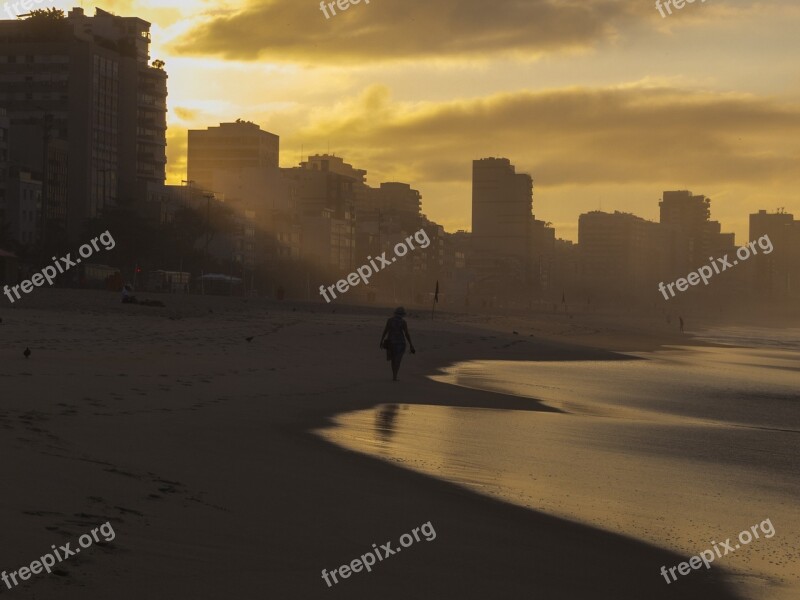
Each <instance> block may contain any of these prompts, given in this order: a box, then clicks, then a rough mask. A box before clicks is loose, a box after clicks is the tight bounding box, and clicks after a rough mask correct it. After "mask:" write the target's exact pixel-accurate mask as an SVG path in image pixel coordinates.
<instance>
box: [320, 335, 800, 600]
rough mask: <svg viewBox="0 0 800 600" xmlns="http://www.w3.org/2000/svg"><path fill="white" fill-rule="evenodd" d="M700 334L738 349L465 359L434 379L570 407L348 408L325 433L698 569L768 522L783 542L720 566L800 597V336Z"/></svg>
mask: <svg viewBox="0 0 800 600" xmlns="http://www.w3.org/2000/svg"><path fill="white" fill-rule="evenodd" d="M699 337H700V338H701V339H703V340H706V341H708V342H710V343H714V344H727V345H726V346H723V347H719V346H717V347H711V346H699V347H697V346H693V347H675V348H667V349H664V350H660V351H657V352H652V353H628V356H629V357H630V360H622V361H570V362H556V361H553V362H512V361H470V362H464V363H459V364H454V365H452V366H450V367H449V368H447V369H445V370H444V371H443V372H442V373H440V374H438V375H436V376H433V377H432V378H433V379H434V380H436V381H437V382H439V383H440V384H441V385H452V386H462V387H469V388H476V389H481V390H486V391H490V392H501V393H504V394H513V395H515V396H522V397H529V398H535V399H538V400H540V401H541V402H543V403H544V404H546V405H547V406H549V407H552V408H556V409H559V411H561V412H539V411H535V410H531V411H525V410H500V409H475V408H461V407H442V406H429V405H381V406H377V407H375V408H374V409H372V410H365V411H357V412H353V413H348V414H343V415H339V416H338V417H337V418H336V420H335V422H336V426H335V427H332V428H329V429H326V430H323V431H320V432H319V434H320V435H322V436H323V437H324V438H326V439H328V440H329V441H331V442H333V443H336V444H339V445H341V446H343V447H346V448H349V449H352V450H356V451H360V452H363V453H366V454H369V455H372V456H375V457H376V458H380V459H383V460H387V461H391V462H393V463H396V464H401V465H402V466H404V467H405V468H409V469H413V470H416V471H419V472H422V473H426V474H429V475H432V476H435V477H439V478H442V479H445V480H448V481H451V482H454V483H456V484H459V485H462V486H465V487H467V488H469V489H471V490H473V491H475V492H478V493H482V494H487V495H490V496H492V497H496V498H500V499H503V500H505V501H508V502H513V503H515V504H519V505H522V506H525V507H528V508H530V509H533V510H537V511H542V512H545V513H548V514H551V515H554V516H559V517H562V518H565V519H569V520H572V521H576V522H580V523H584V524H589V525H592V526H594V527H598V528H601V529H605V530H608V531H613V532H617V533H622V534H625V535H628V536H630V537H633V538H636V539H640V540H643V541H647V542H650V543H653V544H655V545H658V546H661V547H664V548H668V549H671V550H674V551H677V552H679V553H680V554H683V555H685V557H686V559H687V560H688V558H689V557H691V556H693V555H696V554H699V553H700V552H702V551H703V550H705V549H707V548H711V547H712V544H713V543H715V542H720V541H724V540H726V539H727V538H731V539H732V540H733V541H736V538H737V536H738V534H739V532H740V531H742V530H751V527H752V526H753V525H757V524H759V523H762V522H764V521H765V520H766V519H769V520H770V522H771V524H772V525H773V526H774V528H775V535H774V536H773V537H771V538H766V537H764V536H761V537H760V538H759V539H757V540H753V541H752V542H750V543H749V544H740V546H741V547H740V548H738V549H737V550H736V551H735V552H731V553H729V554H728V555H727V556H723V557H721V558H719V559H718V562H717V563H715V568H724V569H727V570H728V571H730V574H731V577H732V578H733V580H734V582H735V583H737V584H740V586H741V587H740V591H743V592H744V593H745V595H746V596H747V597H749V598H753V599H756V598H758V599H767V598H768V599H769V600H776V599H780V600H783V599H785V600H789V599H790V598H794V599H796V598H798V597H800V568H798V566H797V565H798V564H800V563H798V559H799V558H800V555H799V554H800V552H799V551H798V544H797V539H800V511H798V498H800V458H798V457H800V435H799V434H800V331H799V330H779V331H775V330H754V329H744V328H736V329H733V328H731V329H721V330H717V331H708V332H703V333H702V334H700V336H699ZM535 406H536V405H535V403H532V408H535ZM751 531H752V530H751ZM667 566H668V567H669V566H671V565H667ZM660 567H661V565H654V577H661V575H660V574H659V572H658V571H659V569H660ZM665 585H666V583H665Z"/></svg>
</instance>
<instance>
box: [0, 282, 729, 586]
mask: <svg viewBox="0 0 800 600" xmlns="http://www.w3.org/2000/svg"><path fill="white" fill-rule="evenodd" d="M53 297H54V298H55V300H56V303H57V305H58V306H57V307H55V310H52V309H48V308H47V307H46V306H45V307H41V308H39V307H37V308H33V307H32V308H31V311H33V312H30V313H28V312H27V310H26V311H8V310H0V316H2V317H3V319H4V321H3V323H2V325H0V328H1V329H0V333H1V334H2V335H3V338H2V339H3V346H2V349H0V376H2V378H1V379H0V381H2V385H3V387H4V388H5V389H7V390H8V391H9V392H10V394H8V395H7V399H6V400H5V401H4V402H3V406H2V408H1V409H0V421H2V422H4V423H6V424H7V425H8V428H10V431H11V432H12V436H9V437H6V438H5V439H3V438H0V450H2V451H4V452H6V453H7V455H13V456H15V462H14V463H13V465H12V468H11V472H10V474H9V481H10V482H11V483H13V485H11V486H10V488H9V491H8V493H7V497H6V498H5V499H4V501H3V503H2V504H0V512H2V513H3V517H4V522H7V523H10V525H9V526H8V527H7V530H6V531H5V533H6V537H7V543H6V544H4V546H3V548H2V549H0V568H7V567H8V566H11V568H16V565H23V564H25V561H26V559H28V557H30V559H33V558H35V557H37V556H39V555H41V553H42V551H43V549H47V548H49V546H50V544H51V543H55V542H56V541H58V540H59V539H60V538H59V536H60V535H62V534H63V535H67V534H73V533H75V532H79V531H80V527H77V526H76V524H75V522H76V521H87V520H88V521H91V520H92V518H94V517H91V516H92V515H94V516H96V517H97V518H104V519H106V518H112V519H115V520H114V521H112V522H113V523H114V528H115V531H116V532H117V539H116V540H115V541H114V543H113V547H112V548H110V549H99V550H98V552H95V553H93V554H92V557H91V558H90V559H87V561H88V562H85V563H84V562H82V561H83V557H81V560H80V561H76V562H75V564H73V565H68V566H67V567H66V568H67V570H68V575H66V576H64V577H53V576H50V577H47V578H41V577H40V578H38V579H35V580H34V581H32V582H28V586H27V587H28V588H29V589H28V590H26V589H23V588H15V589H14V590H13V591H14V593H15V594H16V595H17V596H18V597H20V598H26V597H30V598H33V596H31V595H28V594H31V593H34V592H35V594H36V595H37V597H38V596H41V595H45V596H47V597H58V598H85V597H87V592H91V591H94V590H104V591H108V590H114V595H115V597H116V598H119V599H121V600H124V599H127V598H131V599H133V598H141V597H143V596H144V597H148V594H149V595H150V596H152V594H153V593H155V592H154V590H158V595H159V596H164V597H169V596H170V595H172V596H175V597H185V596H187V595H188V594H192V595H194V596H195V597H198V598H215V597H219V596H220V594H222V595H223V596H224V597H241V598H250V597H253V595H254V594H256V593H258V594H263V592H264V591H265V590H266V591H267V592H268V593H269V592H273V593H276V594H281V595H282V596H283V597H286V598H298V599H305V598H315V597H320V598H322V597H330V596H331V595H334V596H336V597H342V598H368V597H372V596H376V595H380V596H381V597H384V598H398V599H399V598H404V599H406V598H409V597H424V598H427V597H430V598H463V599H467V600H469V599H472V598H476V599H477V598H484V597H486V596H492V597H498V598H509V599H511V598H514V599H517V598H520V597H529V596H530V595H531V594H536V595H541V596H542V597H546V598H557V599H558V598H564V599H568V598H569V599H573V598H597V599H600V600H605V599H606V598H608V599H609V600H612V599H614V600H616V599H623V600H624V599H628V598H630V599H631V600H634V599H635V600H638V599H639V598H641V597H643V596H649V597H653V598H674V596H675V593H676V587H675V586H677V585H678V583H675V584H671V585H667V584H666V583H665V582H664V581H663V578H662V577H661V576H660V575H659V568H660V567H661V566H662V565H667V566H670V565H675V564H677V563H679V562H681V561H683V560H685V559H686V558H688V557H681V556H678V555H676V554H675V553H672V552H669V551H666V550H663V549H660V548H657V547H654V546H650V545H648V544H645V543H641V542H638V541H636V540H633V539H629V538H625V537H624V536H619V535H615V534H610V533H606V532H604V531H600V530H597V529H595V528H592V527H587V526H583V525H577V524H574V523H571V522H569V521H566V520H562V519H558V518H554V517H549V516H547V515H544V514H540V513H536V512H534V511H530V510H528V509H524V508H520V507H517V506H514V505H511V504H508V503H505V502H501V501H498V500H494V499H490V498H486V497H483V496H480V495H478V494H474V493H472V492H469V491H467V490H465V489H463V488H461V487H459V486H457V485H454V484H451V483H448V482H446V481H442V480H439V479H436V478H433V477H428V476H425V475H420V474H417V473H414V472H411V471H409V470H407V469H404V468H401V467H399V466H396V465H392V464H388V463H385V462H384V461H380V460H376V459H374V458H371V457H368V456H363V455H360V454H358V453H355V452H350V451H347V450H343V449H341V448H338V447H336V446H335V445H333V444H330V443H329V442H327V441H325V440H323V439H321V438H319V437H318V436H317V435H316V434H314V433H313V430H314V429H317V428H319V427H324V426H326V425H329V424H330V423H331V419H332V418H333V417H334V416H335V415H337V414H341V413H344V412H349V411H351V410H358V409H364V408H369V407H374V406H376V405H377V404H383V403H419V404H440V405H445V406H474V407H481V406H483V407H492V408H514V409H521V408H523V409H527V410H542V406H541V405H540V404H539V403H537V402H536V401H532V400H530V399H525V398H519V397H516V396H504V395H501V394H494V393H487V392H482V391H476V390H467V389H460V388H452V386H445V385H444V384H440V383H436V382H434V381H431V380H430V379H428V378H427V375H428V374H431V373H434V372H435V370H436V368H438V367H440V366H444V365H446V364H452V363H454V362H458V361H460V360H465V359H481V358H503V359H509V360H513V359H520V360H524V359H526V358H527V359H528V360H537V359H538V360H543V359H549V360H570V359H571V360H587V359H593V360H599V359H601V358H602V359H609V360H629V357H624V356H621V355H619V354H616V353H614V352H611V351H608V350H601V349H598V348H587V347H575V346H574V345H572V344H568V343H566V342H554V341H544V337H545V333H546V332H540V334H539V335H538V336H537V337H534V338H530V337H527V336H525V337H524V338H523V335H524V334H526V333H528V331H527V330H526V331H523V330H522V329H519V332H520V335H513V334H511V333H510V331H509V332H508V333H498V332H491V331H488V330H486V329H484V328H481V327H473V324H471V323H466V324H465V323H459V322H457V320H456V319H457V318H456V317H448V319H451V320H444V319H443V320H442V321H433V322H430V321H425V320H423V319H413V318H412V319H409V326H410V328H411V333H412V337H413V339H414V342H415V345H416V346H417V348H418V353H417V354H416V355H413V356H411V355H409V356H407V357H406V358H405V360H404V364H403V369H402V370H401V373H400V379H401V381H400V382H399V383H398V384H393V383H392V382H391V378H390V376H389V368H388V366H387V365H386V362H385V359H384V357H383V354H382V353H381V352H380V351H379V349H378V338H379V335H380V330H381V328H382V325H383V320H384V319H385V318H386V315H385V313H384V314H383V315H378V314H377V311H375V310H371V309H366V310H359V309H349V310H348V311H346V313H345V314H342V313H339V314H333V313H331V312H327V311H326V312H322V311H315V312H313V313H311V312H308V310H307V309H306V308H304V307H302V306H301V305H299V304H297V305H296V306H295V307H298V306H300V307H301V308H299V309H298V310H294V311H292V310H291V309H290V308H289V307H291V306H292V305H291V303H286V304H284V306H283V307H279V306H276V305H275V304H269V303H266V302H258V301H250V302H247V303H244V302H243V301H241V300H239V299H224V298H223V299H219V298H208V297H206V298H205V299H199V300H198V299H192V298H190V299H184V301H185V304H181V305H177V303H176V305H174V306H173V307H170V306H169V305H168V308H167V310H166V311H162V312H160V313H159V312H153V309H147V308H143V307H135V308H134V310H128V308H129V307H126V306H121V305H118V304H117V302H116V300H118V299H117V298H116V295H114V297H113V299H111V298H110V297H109V296H107V295H103V294H97V295H92V294H90V295H88V296H86V297H82V298H78V299H76V298H74V297H68V298H63V297H61V295H60V294H58V293H55V294H54V295H53ZM42 304H47V302H46V301H43V302H42ZM156 310H158V309H156ZM209 310H213V311H214V312H213V313H210V312H208V311H209ZM76 311H77V312H76ZM343 312H344V311H343ZM120 317H124V318H120ZM170 317H174V320H172V319H170ZM510 318H511V317H503V318H501V319H497V320H495V322H494V324H493V325H492V326H494V327H497V328H502V329H506V324H505V322H503V321H502V319H510ZM557 325H558V326H559V327H561V326H562V324H561V323H558V324H557ZM526 326H527V325H526ZM519 327H521V325H520V326H519ZM254 334H255V336H256V337H255V339H254V340H253V342H252V343H249V342H246V341H245V340H244V337H245V336H246V335H254ZM565 337H566V336H565ZM639 337H640V336H638V335H634V336H631V339H628V340H624V339H619V340H618V341H617V343H616V344H615V345H616V346H617V347H618V348H624V347H629V349H631V350H632V349H633V346H635V345H636V344H637V342H636V340H637V339H639ZM25 338H30V339H31V340H33V341H31V344H32V345H31V349H32V350H33V351H34V354H33V356H32V357H31V359H30V360H29V361H27V362H26V361H25V359H24V358H23V357H22V356H21V355H20V356H19V357H17V356H16V355H17V352H16V350H17V348H16V347H14V348H13V349H12V348H10V347H9V344H12V345H16V343H17V342H19V341H21V340H23V339H25ZM482 338H483V339H482ZM665 338H666V340H667V342H670V341H672V340H673V338H674V336H665ZM523 339H524V340H525V341H526V342H528V341H532V342H533V344H529V343H526V344H523V343H522V340H523ZM592 339H593V340H597V341H598V343H599V340H600V336H598V335H595V336H593V338H592ZM682 339H683V340H684V341H683V343H684V344H685V342H686V341H687V340H685V338H682ZM661 342H662V340H651V343H653V344H656V345H661ZM640 349H641V348H640ZM12 350H13V351H12ZM525 357H526V358H525ZM26 373H27V375H26ZM54 378H56V380H58V381H60V382H61V385H60V386H59V389H58V390H57V393H56V394H53V391H54V390H53V387H52V384H48V383H47V382H48V381H53V380H54ZM447 388H452V389H447ZM4 396H6V394H4ZM60 404H64V405H66V406H60ZM95 405H97V406H95ZM32 411H33V413H34V414H33V415H32V416H30V419H29V420H28V421H26V420H24V419H21V417H24V416H25V415H30V414H31V412H32ZM21 438H24V440H25V441H21ZM11 453H13V454H11ZM30 473H37V474H39V476H37V477H36V478H35V479H31V478H30V475H28V474H30ZM65 489H68V490H70V491H69V492H65V491H64V490H65ZM123 498H124V500H123ZM25 511H27V512H31V511H33V512H35V513H40V514H33V515H31V514H25ZM20 513H23V516H19V515H20ZM71 515H84V516H83V517H75V516H71ZM90 517H91V518H90ZM428 521H430V522H431V523H432V525H433V527H434V528H435V531H436V533H437V538H436V539H435V540H434V541H432V542H425V543H422V542H420V543H417V544H414V545H413V546H412V548H413V551H412V550H411V548H409V550H408V551H407V552H406V553H404V554H402V555H400V556H394V557H393V558H392V560H391V561H389V560H387V561H386V562H381V563H380V564H379V565H378V566H377V567H376V568H375V569H374V572H373V573H369V574H367V573H363V572H362V573H360V574H358V576H353V577H350V578H349V579H347V580H346V581H342V582H340V583H339V584H337V585H335V586H333V587H332V588H328V587H327V586H326V585H325V583H324V581H323V580H322V578H321V570H322V569H323V568H327V569H328V570H329V571H330V570H331V569H333V568H336V567H337V566H339V565H341V564H345V563H347V562H349V561H351V560H352V559H354V558H357V557H359V556H361V555H362V554H364V553H365V552H367V551H369V550H370V548H371V544H372V543H378V544H381V543H383V542H386V541H388V540H393V541H395V544H396V540H397V538H398V537H399V536H400V535H401V534H403V533H405V532H408V531H410V530H411V529H412V528H413V527H416V526H419V525H420V524H422V523H426V522H428ZM98 524H99V523H98ZM64 541H66V538H65V539H64ZM37 552H38V554H37ZM685 579H686V581H680V582H679V584H680V590H679V593H680V594H681V598H687V599H690V600H691V599H694V598H698V599H699V598H701V597H702V598H704V599H705V600H709V599H712V600H714V599H719V600H725V599H735V598H739V597H740V596H738V595H737V594H736V593H735V592H734V591H733V590H732V587H731V584H730V580H729V579H728V578H727V574H726V572H725V570H724V566H722V567H717V568H714V569H711V570H710V571H708V572H707V573H706V572H703V573H701V572H697V573H693V574H692V576H691V577H687V578H685ZM323 594H325V596H323Z"/></svg>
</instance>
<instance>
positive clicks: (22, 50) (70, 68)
mask: <svg viewBox="0 0 800 600" xmlns="http://www.w3.org/2000/svg"><path fill="white" fill-rule="evenodd" d="M149 46H150V23H148V22H147V21H144V20H142V19H139V18H136V17H118V16H115V15H112V14H111V13H108V12H105V11H103V10H101V9H96V12H95V15H94V16H93V17H88V16H86V15H85V14H84V11H83V9H81V8H73V9H72V10H71V11H70V12H69V14H68V15H67V17H66V18H63V19H52V18H43V17H30V18H28V19H24V20H18V21H0V106H4V107H5V108H6V109H7V111H8V115H9V118H10V121H11V135H10V145H11V154H12V162H14V163H16V166H18V167H20V168H26V169H30V170H32V171H33V172H34V173H36V174H38V176H39V177H40V178H41V179H42V180H43V181H44V183H45V185H44V187H43V190H42V202H43V212H44V214H46V215H51V216H52V217H53V220H54V222H53V223H50V224H49V225H50V226H52V227H62V228H63V227H66V228H67V229H68V232H69V234H70V237H72V238H78V237H79V236H81V235H83V227H84V222H85V220H86V219H88V218H93V217H96V216H97V215H98V214H100V212H101V211H102V210H103V209H104V208H106V207H110V206H114V205H116V204H117V203H118V202H119V201H121V200H134V199H135V198H136V193H137V190H139V189H140V187H141V184H142V183H143V182H154V183H161V184H163V182H164V180H165V172H166V152H165V148H166V96H167V84H166V80H167V75H166V73H165V72H164V70H163V68H162V66H163V65H162V64H160V63H154V66H151V65H150V64H149V60H150V56H149ZM59 140H60V141H61V143H62V144H63V146H62V147H63V148H66V161H67V162H66V169H67V178H66V179H67V182H66V185H67V190H66V193H65V194H60V193H58V192H56V191H54V190H52V189H51V183H52V178H51V177H50V176H49V174H48V173H47V170H48V166H49V163H50V161H51V160H53V159H52V158H51V151H50V145H51V144H53V143H55V144H58V142H59ZM45 157H47V158H45ZM57 162H58V161H57ZM58 202H62V203H65V204H66V205H65V206H55V203H58ZM62 221H63V222H62ZM48 229H49V227H48V223H47V219H45V220H44V222H43V223H42V230H43V232H44V233H45V235H49V233H48Z"/></svg>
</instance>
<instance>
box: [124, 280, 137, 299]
mask: <svg viewBox="0 0 800 600" xmlns="http://www.w3.org/2000/svg"><path fill="white" fill-rule="evenodd" d="M122 303H123V304H138V303H139V301H138V300H136V296H134V295H133V288H132V287H131V286H130V284H129V283H126V284H125V285H124V286H122Z"/></svg>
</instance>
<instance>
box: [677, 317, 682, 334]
mask: <svg viewBox="0 0 800 600" xmlns="http://www.w3.org/2000/svg"><path fill="white" fill-rule="evenodd" d="M678 319H680V322H681V333H683V317H678Z"/></svg>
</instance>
